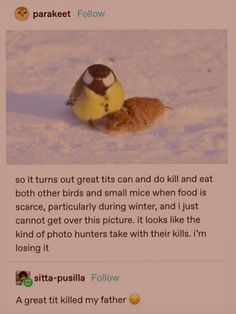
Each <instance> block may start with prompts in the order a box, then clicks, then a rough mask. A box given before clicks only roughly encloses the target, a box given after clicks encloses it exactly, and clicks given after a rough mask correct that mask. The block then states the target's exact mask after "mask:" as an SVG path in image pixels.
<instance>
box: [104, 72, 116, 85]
mask: <svg viewBox="0 0 236 314" xmlns="http://www.w3.org/2000/svg"><path fill="white" fill-rule="evenodd" d="M102 81H103V84H104V86H105V87H108V86H111V85H112V84H113V83H114V82H115V77H114V75H113V73H112V72H111V73H110V74H109V75H108V76H107V77H105V78H103V79H102Z"/></svg>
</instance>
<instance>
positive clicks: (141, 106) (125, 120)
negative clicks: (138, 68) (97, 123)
mask: <svg viewBox="0 0 236 314" xmlns="http://www.w3.org/2000/svg"><path fill="white" fill-rule="evenodd" d="M168 109H172V108H170V107H166V106H165V105H164V104H163V103H162V102H161V101H160V100H159V99H157V98H148V97H133V98H129V99H127V100H126V101H125V102H124V104H123V106H122V108H121V109H120V110H119V111H116V112H114V113H112V114H110V115H108V116H107V119H106V125H105V129H106V131H107V132H117V133H121V132H137V131H140V130H143V129H145V128H147V127H148V126H150V125H151V124H152V123H153V122H154V121H155V120H156V119H158V118H160V117H162V116H163V115H164V113H165V112H166V111H167V110H168Z"/></svg>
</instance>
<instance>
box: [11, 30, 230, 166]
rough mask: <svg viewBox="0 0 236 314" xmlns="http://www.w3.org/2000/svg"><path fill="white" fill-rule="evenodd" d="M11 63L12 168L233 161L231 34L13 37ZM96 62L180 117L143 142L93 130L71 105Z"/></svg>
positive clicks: (133, 92)
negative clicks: (229, 137) (230, 152)
mask: <svg viewBox="0 0 236 314" xmlns="http://www.w3.org/2000/svg"><path fill="white" fill-rule="evenodd" d="M6 57H7V161H8V163H9V164H45V163H47V164H48V163H49V164H50V163H53V164H55V163H57V164H59V163H61V164H64V163H66V164H72V163H73V164H76V163H85V164H86V163H225V162H227V99H226V84H227V81H226V32H225V31H223V30H222V31H221V30H215V31H214V30H212V31H204V30H199V31H194V30H189V31H188V30H184V31H182V30H179V31H172V30H166V31H100V30H98V31H8V32H7V43H6ZM93 63H103V64H106V65H108V66H110V67H111V68H112V69H113V70H114V72H115V73H116V75H117V77H118V79H119V80H120V81H121V82H122V84H123V86H124V89H125V91H126V95H127V98H128V97H133V96H140V97H141V96H145V97H156V98H159V99H161V100H162V101H163V103H164V104H166V105H168V106H171V107H173V108H174V110H173V111H171V112H168V113H167V115H166V116H165V118H164V119H163V120H160V121H157V122H156V123H155V124H154V125H153V126H152V127H150V128H148V129H146V130H145V131H142V132H139V133H135V134H118V135H108V134H104V133H101V132H98V131H96V130H93V129H91V128H89V126H88V125H86V124H84V123H82V122H80V121H79V120H78V119H76V118H75V117H74V116H73V114H72V111H71V108H70V107H69V106H66V105H65V104H64V101H65V100H66V99H67V98H68V95H69V93H70V90H71V88H72V86H73V84H74V83H75V81H76V80H77V79H78V77H79V76H80V75H81V73H82V71H84V69H85V68H86V67H87V66H89V65H91V64H93Z"/></svg>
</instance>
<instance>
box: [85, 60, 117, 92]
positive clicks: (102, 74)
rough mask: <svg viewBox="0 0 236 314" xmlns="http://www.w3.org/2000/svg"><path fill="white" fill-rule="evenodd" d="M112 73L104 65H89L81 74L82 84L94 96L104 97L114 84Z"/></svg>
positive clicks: (114, 78)
mask: <svg viewBox="0 0 236 314" xmlns="http://www.w3.org/2000/svg"><path fill="white" fill-rule="evenodd" d="M115 80H116V77H115V74H114V72H113V71H112V70H111V69H110V68H109V67H108V66H106V65H103V64H93V65H90V66H89V67H88V68H87V70H86V71H85V72H84V74H83V82H84V84H85V85H87V86H88V87H89V88H90V89H92V90H93V91H94V92H95V93H96V94H99V95H102V96H103V95H105V93H106V90H107V89H108V88H109V87H110V86H111V85H112V84H113V83H114V82H115Z"/></svg>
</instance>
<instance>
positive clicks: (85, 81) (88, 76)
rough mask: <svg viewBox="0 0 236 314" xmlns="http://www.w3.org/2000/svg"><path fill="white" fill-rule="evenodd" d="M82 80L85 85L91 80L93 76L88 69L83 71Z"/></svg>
mask: <svg viewBox="0 0 236 314" xmlns="http://www.w3.org/2000/svg"><path fill="white" fill-rule="evenodd" d="M83 81H84V83H85V84H86V85H90V84H91V83H92V82H93V77H92V75H91V74H90V73H89V71H88V70H87V71H86V72H85V73H84V76H83Z"/></svg>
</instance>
